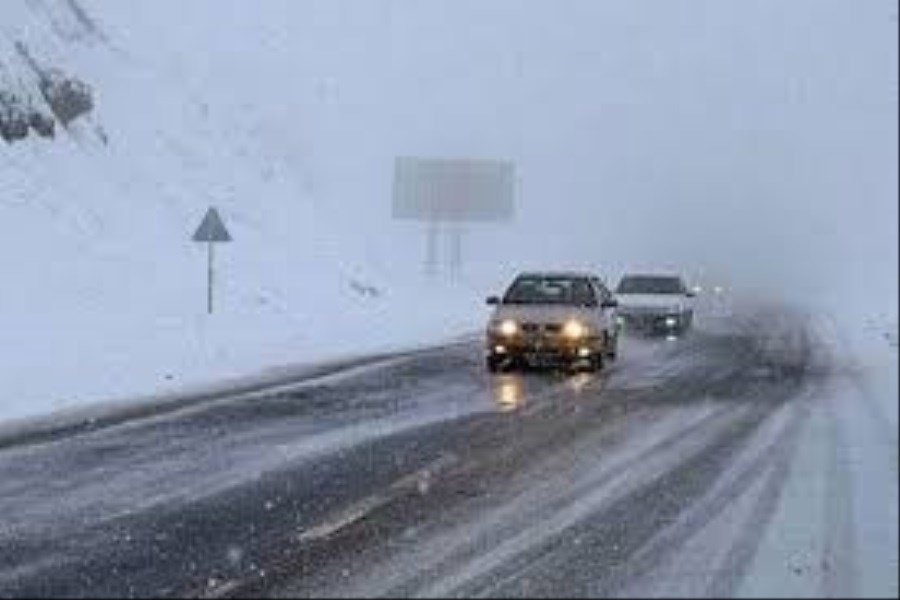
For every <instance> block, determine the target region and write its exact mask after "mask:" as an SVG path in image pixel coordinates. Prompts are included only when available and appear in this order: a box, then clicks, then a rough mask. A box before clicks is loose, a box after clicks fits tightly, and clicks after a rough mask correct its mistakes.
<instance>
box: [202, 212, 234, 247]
mask: <svg viewBox="0 0 900 600" xmlns="http://www.w3.org/2000/svg"><path fill="white" fill-rule="evenodd" d="M194 241H195V242H230V241H231V234H229V233H228V230H227V229H225V223H223V222H222V217H220V216H219V211H217V210H216V209H215V208H210V209H209V210H208V211H207V212H206V216H205V217H203V222H202V223H200V227H198V228H197V231H196V232H194Z"/></svg>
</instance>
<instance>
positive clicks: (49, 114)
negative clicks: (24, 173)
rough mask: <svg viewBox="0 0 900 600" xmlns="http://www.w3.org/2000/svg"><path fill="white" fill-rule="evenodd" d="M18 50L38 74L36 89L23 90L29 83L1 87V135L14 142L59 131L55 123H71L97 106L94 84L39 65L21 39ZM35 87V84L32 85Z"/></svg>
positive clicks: (17, 45)
mask: <svg viewBox="0 0 900 600" xmlns="http://www.w3.org/2000/svg"><path fill="white" fill-rule="evenodd" d="M16 50H17V51H18V54H19V56H20V57H21V59H22V60H23V61H24V63H25V64H26V65H27V66H28V67H29V68H30V70H31V72H32V73H34V75H35V76H36V80H37V81H36V83H37V85H36V88H37V90H36V91H32V92H23V91H13V90H16V89H17V90H27V89H28V86H18V87H16V88H13V90H11V89H3V88H2V87H0V138H2V139H3V141H5V142H7V143H10V144H11V143H13V142H17V141H20V140H23V139H25V138H27V137H28V135H29V133H32V132H33V133H34V134H35V135H38V136H40V137H44V138H52V137H54V136H55V135H56V124H57V123H59V124H60V125H62V126H63V127H68V126H69V124H70V123H72V121H74V120H75V119H78V118H79V117H81V116H84V115H87V114H89V113H90V112H91V111H92V110H93V109H94V96H93V91H92V90H91V87H90V86H89V85H88V84H86V83H84V82H83V81H81V80H79V79H78V78H76V77H73V76H71V75H67V74H66V73H64V72H62V71H61V70H59V69H53V68H46V67H44V66H43V65H40V64H39V63H38V62H37V61H36V60H35V59H34V58H33V57H32V56H31V54H30V53H29V52H28V49H27V48H26V47H25V45H24V44H22V43H21V42H17V43H16ZM31 89H34V88H31Z"/></svg>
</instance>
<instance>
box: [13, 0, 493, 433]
mask: <svg viewBox="0 0 900 600" xmlns="http://www.w3.org/2000/svg"><path fill="white" fill-rule="evenodd" d="M242 6H243V8H242ZM301 10H303V8H302V7H298V6H296V5H295V3H286V4H285V3H266V4H264V5H261V6H257V5H256V4H255V3H253V4H250V3H237V4H234V5H231V4H229V7H227V8H226V7H224V6H223V4H222V3H220V2H215V3H209V2H205V3H203V2H198V3H192V4H191V5H190V7H188V6H185V5H184V4H183V3H180V2H179V3H171V2H160V3H147V4H140V5H138V4H131V3H129V4H128V5H127V6H126V5H123V4H122V3H119V2H91V3H84V4H81V3H79V2H76V1H74V0H73V1H68V2H49V1H45V0H31V1H25V0H10V1H8V2H4V3H3V7H2V19H0V89H7V90H11V91H13V92H15V93H16V94H18V95H21V96H22V97H28V98H31V99H33V101H34V102H36V103H38V104H39V103H40V102H41V96H40V92H39V90H38V84H39V81H38V75H37V74H36V73H35V71H34V68H33V67H34V65H32V64H30V63H29V61H28V59H27V58H26V57H25V56H24V55H23V53H22V52H20V51H18V50H17V49H18V48H27V54H28V56H30V57H32V58H33V61H34V62H35V63H37V64H39V65H41V66H45V67H46V68H48V69H55V70H58V71H59V72H61V73H66V74H69V75H71V76H73V77H77V78H78V80H79V81H82V82H84V83H85V84H86V85H88V86H90V88H91V89H92V90H93V92H94V94H95V98H94V103H93V108H92V109H91V110H90V111H89V112H88V113H87V114H84V115H81V116H79V117H78V118H75V119H74V120H73V121H72V122H71V123H69V124H68V126H67V127H63V124H62V123H57V127H56V129H57V135H56V136H55V138H53V139H45V138H40V137H38V136H30V137H28V138H26V139H24V140H21V141H17V142H15V143H12V144H2V143H0V153H2V160H0V223H3V226H4V231H3V236H0V272H2V273H3V274H4V278H5V280H4V285H3V293H2V294H0V331H2V332H3V342H4V343H3V349H2V351H0V419H13V418H21V417H27V416H32V415H39V414H41V413H45V412H47V411H53V410H59V409H66V408H72V407H74V406H78V405H80V404H83V403H86V402H95V401H98V400H106V399H109V398H121V397H128V396H130V395H145V394H151V393H156V392H161V391H167V390H177V389H180V388H181V387H183V386H189V385H195V384H198V383H202V382H204V381H211V380H214V379H217V378H220V377H226V376H229V377H230V376H237V375H246V374H252V373H253V372H254V371H257V370H259V369H261V368H263V367H268V366H272V365H283V364H292V363H309V362H313V361H316V360H321V359H325V358H329V357H336V356H341V355H344V354H347V353H351V352H352V353H354V354H358V353H360V352H365V351H369V350H375V349H382V348H386V347H391V348H396V347H400V346H404V345H410V344H417V343H420V342H422V340H426V339H428V340H435V341H439V340H441V339H447V338H450V337H454V336H457V335H459V334H461V333H463V332H466V331H469V330H472V329H473V328H475V327H478V326H480V322H481V319H482V318H483V316H484V311H483V310H482V304H481V296H482V295H483V294H482V293H481V292H480V291H478V286H477V285H474V284H472V283H471V282H469V283H467V282H466V280H461V281H458V282H456V283H452V282H446V281H435V280H429V279H426V278H424V277H422V276H421V274H420V272H419V270H418V261H417V259H418V253H419V250H420V248H419V247H418V246H414V247H413V248H412V250H409V249H406V248H400V246H401V244H398V253H399V255H398V256H386V255H384V254H383V253H382V254H378V252H376V251H373V247H375V246H376V245H377V244H375V242H374V241H373V239H374V238H373V236H374V234H373V229H374V227H375V225H377V224H378V223H377V222H374V221H373V220H372V219H371V218H370V216H371V215H375V214H383V215H384V218H385V219H387V218H388V215H389V206H388V205H385V206H380V207H379V206H373V204H375V200H373V199H369V198H359V199H345V200H346V201H342V202H334V201H332V202H331V203H328V202H326V201H325V198H326V196H327V195H326V194H323V193H321V192H320V190H318V189H317V186H318V185H321V183H320V180H321V179H322V178H321V177H320V176H319V174H318V171H317V170H316V168H315V167H316V164H315V161H314V160H313V159H312V158H311V155H310V152H309V148H310V147H311V146H313V145H314V144H316V143H322V144H327V143H328V139H327V131H321V130H317V129H315V127H314V126H313V125H312V124H311V122H310V121H311V120H310V119H306V118H301V114H302V113H303V112H304V111H303V110H302V109H303V107H302V106H300V104H299V102H300V100H302V99H304V98H307V96H308V95H309V94H308V92H309V90H310V89H312V88H311V81H312V80H313V78H312V77H311V76H305V75H304V74H303V73H302V72H301V70H300V69H299V67H298V69H297V72H296V74H295V76H291V77H288V76H285V75H286V74H287V71H286V70H285V69H288V68H289V67H290V66H291V64H290V57H291V56H293V54H292V53H291V52H288V51H287V50H288V49H289V47H290V46H291V44H297V43H299V42H298V41H295V40H292V39H290V38H286V37H285V36H284V29H283V20H282V19H281V18H280V17H281V16H283V12H284V11H294V12H297V11H301ZM267 11H268V12H267ZM213 16H214V17H216V18H215V19H212V18H211V17H213ZM248 19H249V21H248ZM266 23H269V24H271V23H276V24H277V23H282V29H281V30H278V31H274V30H273V29H272V27H271V26H266ZM223 32H228V34H227V35H226V33H223ZM231 34H237V35H239V36H240V38H239V39H235V38H233V37H229V35H231ZM161 36H163V37H164V38H165V40H163V37H161ZM163 41H165V43H163ZM279 44H280V46H278V45H279ZM273 45H274V46H273ZM233 53H236V54H233ZM278 57H281V58H280V60H281V61H282V62H281V63H280V64H276V59H277V58H278ZM265 65H270V66H271V67H272V71H271V72H266V69H265V68H264V67H262V68H261V66H265ZM316 136H318V138H317V137H316ZM382 195H383V191H380V193H379V194H373V198H380V197H381V196H382ZM210 205H215V206H217V207H218V208H219V210H220V211H221V213H222V215H223V217H224V218H225V220H226V224H227V226H228V227H229V228H230V231H231V233H232V235H233V237H234V242H233V243H230V244H228V245H223V246H220V247H218V248H217V252H216V264H217V277H218V279H217V282H216V283H217V285H216V310H215V313H214V314H213V315H212V316H209V315H207V314H206V249H205V248H204V247H202V246H200V245H197V244H195V243H192V242H191V241H190V235H191V233H192V232H193V230H194V228H195V227H196V226H197V225H198V224H199V222H200V219H201V218H202V217H203V214H204V213H205V211H206V209H207V207H209V206H210ZM357 212H358V214H357ZM412 241H413V242H418V241H419V238H418V237H414V238H413V240H412ZM407 255H412V256H411V257H410V256H407ZM425 305H427V306H428V310H427V311H425V310H422V307H423V306H425Z"/></svg>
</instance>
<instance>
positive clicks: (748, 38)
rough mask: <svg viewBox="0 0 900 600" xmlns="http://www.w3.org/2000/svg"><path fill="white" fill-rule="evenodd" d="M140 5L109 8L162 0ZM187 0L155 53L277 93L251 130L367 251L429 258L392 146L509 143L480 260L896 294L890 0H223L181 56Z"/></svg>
mask: <svg viewBox="0 0 900 600" xmlns="http://www.w3.org/2000/svg"><path fill="white" fill-rule="evenodd" d="M138 4H139V3H128V6H127V7H123V8H118V10H119V11H120V12H121V13H122V15H123V18H122V20H121V23H120V29H124V30H126V31H127V30H128V24H129V23H135V22H137V21H141V20H142V18H143V17H142V16H141V15H140V12H141V11H142V10H143V11H146V12H147V16H148V17H149V18H152V17H153V15H159V14H164V13H165V12H168V11H159V10H157V9H156V7H153V9H151V7H149V6H144V7H139V6H138ZM147 4H153V3H147ZM182 4H183V3H180V2H179V3H177V5H178V7H177V10H173V11H172V12H175V13H178V14H180V15H181V16H182V19H181V20H180V21H179V22H180V23H182V24H181V25H179V23H171V22H166V23H164V24H161V27H164V28H165V31H166V32H167V36H168V38H167V39H168V40H169V41H170V42H172V43H171V44H169V45H167V46H166V47H163V48H160V50H159V52H160V53H161V54H163V55H164V54H165V52H166V48H168V47H171V48H173V49H174V50H172V51H171V52H172V55H171V56H170V57H168V60H169V61H170V63H171V64H172V65H173V69H178V70H180V71H182V72H185V73H193V74H194V75H193V77H195V78H196V77H197V76H198V74H202V73H204V72H206V73H208V74H209V82H211V83H214V84H215V85H217V86H219V87H218V88H217V89H216V90H215V91H216V92H217V95H218V98H217V101H219V102H229V101H233V102H240V101H244V100H246V99H247V98H249V97H252V96H253V95H258V92H259V90H260V89H265V90H268V91H274V92H275V94H276V95H275V97H274V98H272V99H271V101H270V102H267V103H265V104H264V106H263V108H265V110H259V109H258V110H257V114H258V115H261V116H258V119H259V126H260V128H261V129H265V130H267V131H279V132H280V135H281V136H282V138H283V139H284V149H283V150H284V152H285V153H287V154H289V155H290V156H291V157H292V165H293V168H295V169H297V170H298V171H302V172H303V173H304V174H305V177H306V181H307V184H308V189H309V191H310V193H311V197H313V198H314V200H315V202H316V203H317V204H318V205H319V208H320V210H321V211H322V212H323V214H326V215H330V216H331V217H333V218H334V219H336V220H342V219H343V220H344V221H346V223H345V227H346V228H347V229H348V230H349V231H351V232H354V231H355V232H357V233H358V235H359V236H360V238H361V239H364V240H365V242H364V243H365V244H366V245H367V247H368V249H369V252H370V256H371V257H372V258H373V260H375V261H381V263H383V264H392V265H397V264H404V265H408V267H409V268H410V269H413V268H416V267H417V265H418V263H419V261H420V260H421V254H422V245H423V239H422V238H423V234H422V232H421V231H420V228H418V227H416V226H414V225H412V224H408V223H391V222H390V210H389V207H390V194H391V186H390V183H391V168H392V161H393V158H394V157H395V156H396V155H423V156H450V157H483V158H497V159H503V160H510V161H513V162H515V163H516V165H517V171H518V176H519V192H520V193H519V197H518V199H517V202H518V205H517V215H516V218H515V220H514V222H512V223H510V224H505V225H474V226H472V227H471V228H470V233H469V234H468V238H467V242H466V247H465V251H466V260H467V268H468V269H469V272H470V273H471V274H473V276H477V275H478V274H485V273H492V274H507V273H510V272H512V271H514V270H515V269H518V268H527V267H530V266H537V265H541V266H555V265H559V266H586V267H590V268H593V269H596V270H598V271H600V272H602V273H604V274H605V275H607V276H608V277H610V278H613V279H614V278H615V277H617V276H618V274H619V273H621V271H623V270H625V269H630V268H646V269H652V268H670V269H677V270H683V271H685V272H686V273H688V274H689V276H691V277H697V278H701V279H704V278H705V279H710V280H716V279H717V280H727V281H728V282H729V284H730V285H733V286H736V287H744V288H748V289H757V290H764V291H767V292H769V293H775V294H780V295H787V296H788V297H796V298H802V297H804V296H809V295H817V294H822V293H831V292H834V291H839V292H841V293H849V294H851V295H852V296H854V297H859V298H866V297H868V298H873V297H881V298H882V300H883V299H884V298H885V297H890V298H893V297H894V296H896V287H897V279H896V269H897V205H898V202H897V193H898V190H897V186H898V184H897V160H898V156H897V89H898V88H897V68H898V65H897V6H896V2H893V1H891V0H862V1H855V0H854V1H851V0H791V1H789V2H788V1H784V0H754V1H749V0H748V1H744V2H722V1H721V0H678V1H676V0H656V1H649V0H645V1H633V0H627V1H625V0H622V1H602V2H600V1H596V0H584V1H575V0H566V1H559V0H552V1H550V0H546V1H536V0H529V1H522V0H493V1H492V2H484V1H483V0H430V1H429V2H405V1H400V0H396V1H391V0H377V1H375V0H373V1H365V2H363V1H354V0H342V1H336V0H319V1H316V2H302V3H299V2H274V1H269V2H263V3H256V2H253V3H251V2H230V3H220V2H216V5H217V6H221V9H220V10H219V11H218V14H219V15H220V17H221V23H218V24H217V29H218V31H219V32H220V33H219V34H218V35H216V36H215V37H214V38H211V39H204V41H203V45H202V46H201V45H199V44H198V46H196V47H197V48H198V52H196V53H193V54H188V55H186V54H185V53H184V52H182V51H179V50H178V49H179V48H182V49H183V48H185V47H189V43H188V42H187V41H182V42H181V43H179V42H178V40H179V39H182V40H187V39H188V38H190V37H191V36H192V35H194V34H195V33H196V26H191V25H190V23H196V21H195V20H194V19H192V18H191V14H192V12H191V11H197V14H198V15H202V14H209V10H208V7H203V6H201V4H202V3H197V4H195V5H194V6H183V5H182ZM173 9H174V7H173ZM115 10H116V7H115V5H114V3H111V5H110V6H109V8H108V13H107V14H109V11H115ZM204 11H205V12H204ZM136 13H137V14H136ZM185 24H186V25H185ZM179 36H181V38H179ZM261 52H262V54H260V53H261ZM260 56H264V57H265V59H264V64H259V57H260ZM223 71H234V72H235V73H236V74H237V73H241V75H240V76H237V75H236V76H235V77H234V78H233V80H232V81H233V87H228V86H227V85H226V87H224V88H222V87H221V86H222V85H223V84H222V83H221V80H222V78H221V72H223ZM216 73H219V76H218V77H215V74H216ZM201 79H202V77H201ZM192 82H193V83H197V84H198V85H199V84H200V83H202V82H200V81H197V80H196V79H194V80H192ZM248 90H249V92H248ZM349 214H352V215H354V217H353V218H347V215H349ZM361 224H364V225H363V226H362V227H361Z"/></svg>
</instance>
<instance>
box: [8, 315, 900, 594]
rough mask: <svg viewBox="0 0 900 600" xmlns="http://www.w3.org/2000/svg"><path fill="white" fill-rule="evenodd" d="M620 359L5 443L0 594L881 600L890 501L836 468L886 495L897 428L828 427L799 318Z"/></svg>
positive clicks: (402, 359) (417, 356)
mask: <svg viewBox="0 0 900 600" xmlns="http://www.w3.org/2000/svg"><path fill="white" fill-rule="evenodd" d="M621 354H622V356H621V358H620V359H619V361H617V362H616V363H615V364H613V365H611V366H610V367H609V368H608V369H607V370H606V371H605V372H604V373H602V374H600V375H589V374H580V375H575V376H563V375H554V374H541V373H526V374H503V375H498V376H493V377H492V376H489V375H487V374H486V373H485V372H484V369H483V367H482V364H481V357H480V350H479V346H478V345H477V343H475V342H464V343H460V344H456V345H452V346H448V347H443V348H437V349H433V350H427V351H422V352H417V353H413V354H407V355H402V356H398V357H396V358H393V359H391V358H385V359H383V360H379V361H376V362H373V363H372V364H369V365H361V366H356V367H354V368H350V369H347V370H346V371H338V372H336V373H331V374H328V375H323V376H320V377H317V378H312V379H307V380H305V381H299V382H297V383H295V384H282V385H280V386H279V387H278V388H275V389H271V390H257V391H254V392H246V393H242V394H240V395H236V396H231V397H229V396H222V397H220V398H213V399H207V400H205V401H203V402H198V403H196V404H193V405H188V406H183V407H180V408H179V409H178V410H170V411H161V412H159V413H152V412H151V413H150V414H145V415H138V416H135V417H134V418H128V419H121V420H109V421H108V422H98V423H97V424H96V426H95V427H94V428H92V429H88V430H84V429H71V428H62V429H60V430H59V431H58V432H57V433H53V432H49V433H48V432H43V433H42V434H41V435H38V436H33V437H29V436H20V437H19V438H15V439H14V441H12V442H7V443H5V444H0V597H22V596H48V595H52V596H119V597H121V596H183V595H192V596H212V597H227V596H230V595H237V596H240V595H266V596H297V595H302V596H330V595H334V596H342V595H353V596H378V595H403V596H462V595H466V596H471V595H487V596H509V595H515V596H547V595H557V596H567V595H575V596H609V595H624V596H630V595H700V596H710V595H712V596H717V595H757V594H770V595H771V594H774V595H779V594H780V595H784V593H790V594H792V595H793V594H799V595H807V596H822V595H831V594H854V593H863V592H865V593H867V594H870V595H896V593H897V580H896V528H897V520H896V519H897V517H896V501H897V498H896V484H893V485H892V484H890V483H888V484H882V487H881V488H880V489H879V490H878V493H879V497H878V498H876V499H874V500H872V498H871V497H868V499H866V498H863V499H862V500H861V497H860V496H859V495H858V494H857V493H856V492H855V491H854V489H855V487H854V486H856V487H860V485H861V486H863V487H865V486H866V485H867V482H868V481H869V480H868V479H865V478H864V479H863V480H861V481H862V483H861V484H860V483H859V481H857V482H856V483H854V477H856V479H857V480H859V477H860V475H854V473H853V471H854V469H853V460H854V456H853V452H854V450H853V449H854V448H857V445H855V441H854V440H855V439H856V438H854V436H855V435H860V436H862V437H865V438H867V440H868V441H867V443H869V444H873V445H875V446H877V448H876V450H875V452H882V453H883V456H884V461H883V465H875V466H871V464H870V469H869V470H870V471H871V473H869V474H868V475H866V477H870V478H871V479H873V480H874V479H879V480H881V479H882V478H887V477H891V475H892V474H893V481H896V472H897V471H896V469H897V455H896V434H895V433H894V434H893V437H891V435H892V434H891V430H890V429H889V428H888V429H885V428H884V423H881V425H880V426H879V425H878V424H877V423H878V420H877V419H869V420H868V421H865V423H862V424H858V427H857V428H856V429H854V430H853V431H849V430H845V427H844V425H843V424H842V420H841V419H839V418H838V415H839V413H840V411H841V410H845V408H841V406H839V403H838V402H836V401H835V400H834V399H835V398H843V399H849V398H850V397H851V396H852V395H853V394H863V393H864V392H861V391H859V389H858V387H854V386H853V385H851V384H850V383H848V381H849V380H848V379H847V378H846V377H845V376H843V375H841V374H840V372H839V370H836V369H835V368H833V367H832V363H831V359H830V358H829V355H830V352H828V351H826V349H825V346H823V345H822V344H820V343H819V340H818V339H817V338H816V330H815V328H814V327H812V326H811V325H810V322H809V321H807V320H806V319H805V318H803V317H802V316H799V315H795V314H791V313H788V312H771V311H770V312H755V313H747V314H742V315H741V316H740V318H735V319H733V320H727V321H726V320H721V321H720V320H716V319H712V318H710V319H707V320H706V321H705V323H702V325H701V326H700V327H698V329H697V331H695V332H694V333H692V334H691V335H690V336H688V337H687V338H685V339H683V340H678V341H674V342H673V341H666V340H637V339H631V338H629V339H627V340H626V341H625V343H624V344H623V348H622V353H621ZM842 418H843V417H842ZM864 420H865V419H864ZM879 427H881V429H879ZM860 432H861V433H860ZM869 434H871V435H869ZM879 469H882V470H879ZM866 501H871V502H870V504H869V505H868V506H866V507H865V508H866V510H867V511H868V512H869V513H872V511H874V512H875V513H878V514H877V515H876V517H877V518H879V519H880V520H881V524H882V525H883V527H882V528H881V529H879V528H877V527H876V530H878V531H880V532H881V533H880V534H879V533H877V531H876V533H875V537H877V536H878V535H881V539H880V541H879V540H874V541H873V538H872V537H871V534H866V535H869V538H866V537H865V536H863V535H862V534H861V532H862V531H864V530H865V527H864V524H862V523H860V507H861V506H863V505H865V503H866ZM891 503H893V504H891ZM891 506H894V509H893V513H892V512H891V508H890V507H891ZM879 511H880V512H879ZM885 531H887V533H885ZM866 539H868V540H869V541H868V542H866ZM891 543H893V551H891V550H890V548H891ZM867 544H868V545H867ZM872 548H876V549H877V548H881V549H882V550H883V551H882V552H880V553H878V555H875V554H874V553H873V552H872V551H871V549H872Z"/></svg>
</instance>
